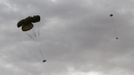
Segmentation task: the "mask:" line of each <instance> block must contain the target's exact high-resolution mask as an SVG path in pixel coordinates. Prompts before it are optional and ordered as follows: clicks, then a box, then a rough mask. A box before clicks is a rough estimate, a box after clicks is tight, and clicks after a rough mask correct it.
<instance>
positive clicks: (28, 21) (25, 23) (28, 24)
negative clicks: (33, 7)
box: [17, 15, 40, 31]
mask: <svg viewBox="0 0 134 75" xmlns="http://www.w3.org/2000/svg"><path fill="white" fill-rule="evenodd" d="M39 21H40V16H39V15H35V16H33V17H31V16H29V17H27V18H25V19H22V20H20V21H19V22H18V23H17V27H18V28H20V27H22V31H29V30H31V29H32V28H33V27H34V25H33V24H32V23H36V22H39Z"/></svg>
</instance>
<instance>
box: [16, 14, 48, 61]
mask: <svg viewBox="0 0 134 75" xmlns="http://www.w3.org/2000/svg"><path fill="white" fill-rule="evenodd" d="M36 22H40V16H39V15H34V16H28V17H26V18H24V19H22V20H20V21H19V22H18V23H17V27H18V28H20V27H21V30H22V31H23V32H25V33H26V32H29V33H26V35H27V36H28V37H30V38H31V39H32V40H33V41H37V40H38V39H39V28H38V26H37V28H36V27H35V29H36V30H34V24H33V23H36ZM30 30H31V32H30ZM39 51H40V55H41V56H42V57H43V54H42V52H41V49H39ZM46 61H47V60H42V62H46Z"/></svg>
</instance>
